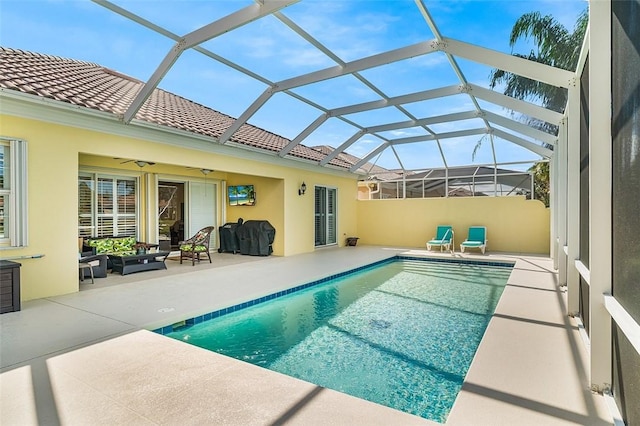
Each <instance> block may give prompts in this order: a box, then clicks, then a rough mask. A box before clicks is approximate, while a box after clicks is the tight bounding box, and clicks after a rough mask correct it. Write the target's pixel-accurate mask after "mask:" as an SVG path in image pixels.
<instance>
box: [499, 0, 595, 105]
mask: <svg viewBox="0 0 640 426" xmlns="http://www.w3.org/2000/svg"><path fill="white" fill-rule="evenodd" d="M588 22H589V15H588V11H587V9H585V10H583V11H582V12H581V13H580V15H579V16H578V20H577V22H576V25H575V29H574V31H573V32H569V30H567V29H566V28H565V27H564V25H562V24H561V23H559V22H558V21H557V20H556V19H555V18H554V17H553V16H551V15H546V16H542V15H540V12H530V13H525V14H524V15H522V16H521V17H520V18H518V20H517V21H516V23H515V24H514V25H513V28H512V29H511V37H510V38H509V46H511V48H512V49H513V47H514V46H515V44H516V43H517V42H518V41H520V40H521V39H524V40H527V39H529V38H532V39H533V44H534V47H535V48H534V49H532V50H531V51H530V52H529V53H528V54H526V55H525V54H520V53H513V52H512V55H514V56H517V57H520V58H524V59H528V60H530V61H535V62H539V63H542V64H545V65H549V66H552V67H556V68H562V69H564V70H568V71H574V70H575V68H576V65H577V64H578V57H579V56H580V49H581V48H582V41H583V39H584V35H585V31H586V29H587V23H588ZM499 84H504V86H505V89H504V94H505V95H508V96H511V97H514V98H517V99H522V100H530V101H539V102H540V103H541V104H542V106H544V107H545V108H549V109H551V110H554V111H557V112H564V108H565V106H566V104H567V91H566V89H563V88H560V87H554V86H550V85H548V84H545V83H541V82H539V81H534V80H531V79H528V78H526V77H521V76H519V75H516V74H513V73H510V72H506V71H503V70H500V69H495V70H493V71H492V72H491V75H490V86H491V88H492V89H494V88H495V87H496V86H497V85H499Z"/></svg>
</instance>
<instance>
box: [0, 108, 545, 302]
mask: <svg viewBox="0 0 640 426" xmlns="http://www.w3.org/2000/svg"><path fill="white" fill-rule="evenodd" d="M0 119H1V123H2V127H1V132H2V136H5V137H9V138H18V139H23V140H26V141H27V143H28V203H29V213H28V215H29V217H28V219H29V220H28V224H29V246H28V247H27V248H22V249H3V250H2V251H0V256H1V257H2V258H3V259H6V258H11V257H17V256H25V255H38V254H44V255H45V256H44V257H43V258H41V259H24V260H20V262H21V263H22V268H21V276H22V287H21V289H22V300H23V301H26V300H31V299H37V298H42V297H48V296H54V295H60V294H66V293H72V292H76V291H78V288H79V284H78V270H77V250H78V240H77V235H78V233H77V211H78V200H77V184H78V181H77V177H78V170H79V169H80V168H89V169H95V170H101V171H104V172H109V171H114V174H120V173H123V172H124V173H129V174H133V175H136V176H140V177H141V187H140V193H141V207H145V206H146V197H145V194H144V181H145V180H146V179H147V178H149V177H150V176H162V177H164V178H166V177H167V176H176V177H178V178H180V179H182V178H190V179H204V177H203V175H202V174H201V173H200V172H199V170H198V169H199V168H208V169H212V170H214V172H212V173H210V174H209V175H207V177H206V179H207V180H209V181H215V182H218V183H220V182H222V181H226V182H227V183H228V184H230V185H233V184H247V183H253V184H254V185H256V192H257V197H258V200H257V204H256V206H255V207H236V208H229V206H227V200H226V194H224V193H222V188H221V187H219V190H220V191H219V193H218V208H219V210H221V209H222V208H223V207H225V208H227V211H226V214H227V217H226V221H235V220H237V218H238V217H242V218H243V219H245V220H250V219H259V220H268V221H269V222H270V223H271V224H272V225H273V226H274V227H275V228H276V241H275V242H274V255H277V256H290V255H294V254H299V253H307V252H311V251H313V250H314V249H315V247H314V240H315V238H314V189H315V187H316V186H317V185H319V186H327V187H333V188H337V189H338V205H337V207H338V215H337V226H338V228H337V238H338V244H339V245H340V246H342V245H344V243H345V241H344V240H345V237H347V236H358V237H360V241H359V244H374V245H390V246H406V247H424V244H425V242H426V241H427V239H429V238H430V237H432V235H433V233H434V230H435V227H436V226H437V225H438V224H445V223H450V224H452V225H453V226H454V228H455V231H456V238H457V241H458V242H459V241H460V240H461V238H462V237H463V235H464V234H465V232H466V228H467V227H468V226H470V225H486V226H487V227H488V235H489V250H491V251H511V252H527V253H547V252H548V248H549V212H548V210H547V209H545V208H544V206H543V205H542V204H541V203H539V202H537V201H526V200H524V199H522V198H518V197H504V198H491V197H483V198H480V197H478V198H452V199H425V200H418V199H412V200H371V201H358V200H357V184H356V178H355V177H352V176H345V175H335V174H327V173H320V172H316V171H311V170H308V169H306V168H296V167H289V166H284V165H278V164H273V163H270V162H262V161H258V160H254V159H247V158H237V157H232V156H228V155H221V154H218V153H214V152H209V151H206V150H202V149H190V148H185V147H184V146H179V145H177V144H176V145H170V144H166V143H164V144H161V143H157V142H154V141H152V140H149V139H145V138H132V137H126V136H120V135H116V134H112V133H105V132H98V131H94V130H87V129H82V128H78V127H71V126H66V125H59V124H52V123H49V122H44V121H40V120H34V119H25V118H17V117H14V116H8V115H2V116H0ZM111 126H113V124H111ZM109 127H110V126H109V125H107V126H105V128H109ZM151 134H153V132H151ZM183 138H184V137H183ZM150 139H151V138H150ZM127 158H133V159H144V160H146V161H152V162H155V163H156V164H155V165H154V166H150V167H149V166H148V167H145V168H144V169H140V168H139V167H138V166H136V165H135V164H134V163H126V164H121V162H122V161H123V160H120V159H127ZM192 168H195V169H192ZM147 173H150V175H147ZM303 181H304V182H305V184H306V186H307V192H306V194H304V195H298V188H299V187H300V184H301V183H302V182H303ZM151 198H153V197H151ZM151 202H152V204H153V202H154V201H153V200H152V201H151ZM151 207H152V208H151V210H155V206H153V205H151ZM153 216H154V215H153V214H152V215H145V214H143V215H141V221H142V223H141V224H142V225H144V224H145V223H146V221H147V218H152V217H153ZM223 217H224V216H223V214H222V213H221V212H219V214H218V217H217V218H215V219H213V220H214V221H216V222H217V223H215V226H216V227H218V226H220V225H222V221H223ZM149 220H152V219H149ZM154 226H155V224H153V223H151V228H153V227H154ZM140 237H141V238H147V235H145V234H144V233H142V232H141V235H140Z"/></svg>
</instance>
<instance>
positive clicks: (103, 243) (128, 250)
mask: <svg viewBox="0 0 640 426" xmlns="http://www.w3.org/2000/svg"><path fill="white" fill-rule="evenodd" d="M135 244H136V238H135V237H111V238H96V239H94V240H89V241H88V245H89V247H94V248H95V249H96V254H101V253H106V254H119V255H126V254H135V250H134V249H133V246H134V245H135Z"/></svg>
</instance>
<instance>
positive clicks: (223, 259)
mask: <svg viewBox="0 0 640 426" xmlns="http://www.w3.org/2000/svg"><path fill="white" fill-rule="evenodd" d="M396 254H408V255H412V256H425V255H428V256H445V257H449V256H451V255H450V254H448V253H445V254H441V253H440V252H437V251H436V252H433V253H428V252H426V251H425V250H416V249H405V248H385V247H372V246H357V247H344V248H329V249H322V250H316V251H315V252H314V253H310V254H303V255H298V256H291V257H286V258H282V257H266V258H261V257H250V256H240V255H232V254H216V255H215V256H214V264H212V265H209V264H205V263H203V264H200V265H197V266H195V267H192V266H191V265H190V264H189V265H179V264H178V262H175V261H167V263H168V268H169V269H168V270H166V271H149V272H144V273H139V274H132V275H128V276H124V277H122V276H110V277H109V278H106V279H96V285H93V286H92V285H91V284H90V283H88V284H87V283H85V284H82V286H81V287H82V291H80V292H78V293H74V294H69V295H65V296H57V297H52V298H46V299H40V300H34V301H29V302H25V303H23V306H22V310H21V311H19V312H13V313H8V314H3V315H1V316H0V332H1V343H0V424H2V425H3V426H4V425H55V424H63V425H101V424H104V425H124V424H127V425H144V424H149V425H152V424H165V425H173V424H180V425H202V424H216V425H220V424H228V425H275V424H300V425H320V424H322V425H326V424H336V425H342V424H366V425H377V424H379V425H410V424H423V425H427V424H437V423H434V422H429V421H428V420H425V419H422V418H419V417H416V416H412V415H409V414H406V413H402V412H399V411H396V410H393V409H390V408H387V407H383V406H380V405H377V404H374V403H370V402H367V401H363V400H360V399H358V398H354V397H351V396H348V395H345V394H342V393H339V392H335V391H332V390H329V389H324V388H321V387H318V386H315V385H313V384H310V383H307V382H303V381H300V380H297V379H294V378H291V377H287V376H284V375H281V374H279V373H275V372H272V371H269V370H265V369H262V368H259V367H256V366H253V365H250V364H247V363H243V362H241V361H237V360H234V359H230V358H227V357H224V356H222V355H219V354H216V353H212V352H208V351H206V350H203V349H200V348H197V347H193V346H190V345H187V344H184V343H182V342H178V341H175V340H172V339H170V338H166V337H163V336H160V335H158V334H155V333H153V332H151V331H148V330H151V329H154V328H157V327H160V326H163V325H169V324H172V323H175V322H178V321H180V320H183V319H186V318H190V317H194V316H197V315H201V314H204V313H207V312H211V311H214V310H216V309H219V308H223V307H226V306H231V305H235V304H237V303H239V302H243V301H246V300H251V299H255V298H257V297H260V296H263V295H266V294H270V293H273V292H276V291H280V290H283V289H286V288H290V287H294V286H296V285H299V284H304V283H307V282H310V281H314V280H316V279H319V278H322V277H325V276H327V275H332V274H335V273H339V272H343V271H346V270H350V269H353V268H356V267H359V266H363V265H366V264H369V263H372V262H375V261H378V260H382V259H385V258H388V257H392V256H395V255H396ZM455 256H456V257H464V258H469V259H481V260H488V261H499V260H508V261H511V262H515V267H514V271H513V272H512V274H511V277H510V279H509V282H508V285H507V287H506V288H505V291H504V293H503V296H502V298H501V299H500V302H499V304H498V306H497V309H496V313H495V314H494V316H493V318H492V320H491V321H490V323H489V326H488V328H487V332H486V334H485V336H484V338H483V340H482V342H481V344H480V347H479V349H478V352H477V354H476V356H475V358H474V361H473V363H472V365H471V368H470V370H469V373H468V374H467V377H466V379H465V383H464V385H463V389H462V391H461V393H460V394H459V396H458V398H457V400H456V403H455V404H454V407H453V409H452V410H451V413H450V415H449V418H448V420H447V423H446V424H447V425H498V424H505V425H506V424H518V425H569V424H580V425H610V424H613V421H612V419H611V415H610V414H609V412H608V410H607V405H606V402H605V400H604V398H603V397H602V396H600V395H597V394H593V393H592V392H590V391H589V381H588V378H587V371H588V356H587V355H588V354H587V348H586V347H585V344H584V343H583V341H582V339H581V337H580V333H579V330H578V327H577V325H576V323H575V321H574V320H573V319H572V318H569V317H567V316H566V315H565V314H564V312H565V311H566V308H565V306H566V303H565V299H566V298H565V296H566V295H565V293H564V292H563V291H562V290H561V289H560V288H558V287H557V281H556V277H557V275H556V273H555V271H553V269H552V263H551V260H550V259H548V258H544V257H536V256H520V255H507V254H494V253H488V255H485V256H482V255H477V254H467V253H465V254H464V255H460V254H459V253H456V255H455ZM89 282H90V281H89ZM85 290H86V291H85Z"/></svg>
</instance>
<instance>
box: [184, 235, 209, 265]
mask: <svg viewBox="0 0 640 426" xmlns="http://www.w3.org/2000/svg"><path fill="white" fill-rule="evenodd" d="M214 229H215V228H214V227H213V226H207V227H205V228H202V229H201V230H199V231H198V232H196V235H194V236H193V237H191V238H189V239H188V240H185V241H181V242H180V263H182V259H183V258H185V257H186V258H189V257H190V258H191V265H192V266H193V265H195V263H196V260H197V261H198V262H200V254H201V253H202V254H205V253H206V255H207V257H208V258H209V263H211V253H209V241H211V233H212V232H213V230H214Z"/></svg>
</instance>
